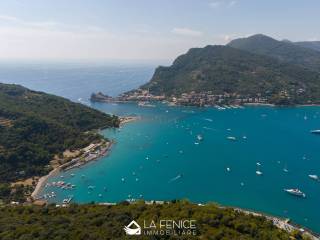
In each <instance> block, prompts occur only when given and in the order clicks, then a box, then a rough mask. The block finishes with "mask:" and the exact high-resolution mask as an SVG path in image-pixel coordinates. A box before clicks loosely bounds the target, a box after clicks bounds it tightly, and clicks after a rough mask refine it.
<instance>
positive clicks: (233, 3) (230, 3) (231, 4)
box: [228, 1, 237, 7]
mask: <svg viewBox="0 0 320 240" xmlns="http://www.w3.org/2000/svg"><path fill="white" fill-rule="evenodd" d="M236 4H237V1H231V2H229V3H228V7H233V6H235V5H236Z"/></svg>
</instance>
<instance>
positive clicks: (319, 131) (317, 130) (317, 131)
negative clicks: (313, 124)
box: [310, 129, 320, 134]
mask: <svg viewBox="0 0 320 240" xmlns="http://www.w3.org/2000/svg"><path fill="white" fill-rule="evenodd" d="M310 132H311V133H313V134H320V129H316V130H311V131H310Z"/></svg>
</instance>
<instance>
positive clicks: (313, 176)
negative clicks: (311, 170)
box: [308, 174, 319, 181]
mask: <svg viewBox="0 0 320 240" xmlns="http://www.w3.org/2000/svg"><path fill="white" fill-rule="evenodd" d="M308 176H309V178H311V179H313V180H316V181H319V176H318V175H312V174H310V175H308Z"/></svg>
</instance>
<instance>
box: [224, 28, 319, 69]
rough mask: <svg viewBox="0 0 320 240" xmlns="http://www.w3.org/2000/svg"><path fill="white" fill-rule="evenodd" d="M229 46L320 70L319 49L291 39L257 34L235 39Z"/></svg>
mask: <svg viewBox="0 0 320 240" xmlns="http://www.w3.org/2000/svg"><path fill="white" fill-rule="evenodd" d="M304 45H306V44H304ZM228 46H230V47H233V48H237V49H241V50H245V51H248V52H252V53H255V54H261V55H265V56H270V57H273V58H275V59H277V60H279V61H282V62H287V63H292V64H298V65H301V66H304V67H307V68H310V69H313V70H315V71H318V72H319V71H320V52H319V51H315V50H313V49H311V48H306V47H303V46H299V44H295V43H292V42H289V41H277V40H275V39H273V38H271V37H268V36H265V35H262V34H257V35H253V36H251V37H248V38H240V39H235V40H233V41H231V42H230V43H229V44H228Z"/></svg>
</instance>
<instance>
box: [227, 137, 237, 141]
mask: <svg viewBox="0 0 320 240" xmlns="http://www.w3.org/2000/svg"><path fill="white" fill-rule="evenodd" d="M227 139H228V140H231V141H236V140H237V138H236V137H227Z"/></svg>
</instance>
